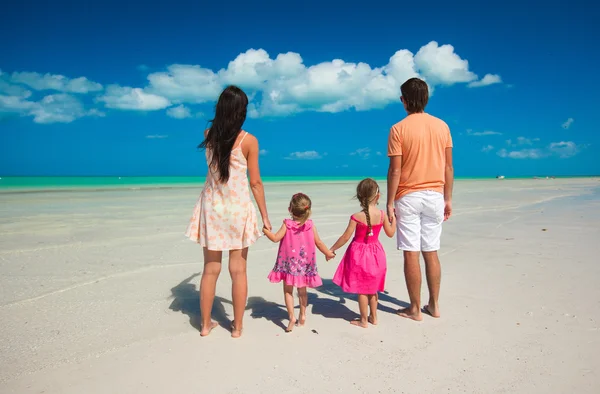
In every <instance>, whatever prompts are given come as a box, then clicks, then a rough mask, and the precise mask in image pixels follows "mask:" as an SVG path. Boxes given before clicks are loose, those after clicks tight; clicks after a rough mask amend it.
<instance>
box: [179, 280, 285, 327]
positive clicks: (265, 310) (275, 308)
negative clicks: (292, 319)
mask: <svg viewBox="0 0 600 394" xmlns="http://www.w3.org/2000/svg"><path fill="white" fill-rule="evenodd" d="M200 274H201V273H200V272H198V273H195V274H193V275H191V276H189V277H188V278H185V279H184V280H183V281H181V283H179V284H178V285H177V286H175V287H173V288H172V289H171V296H172V298H173V301H172V302H171V305H170V306H169V309H171V310H172V311H174V312H181V313H183V314H185V315H187V316H188V317H189V319H190V325H191V326H192V327H194V328H195V329H196V330H198V331H200V329H201V317H200V293H199V292H198V289H197V287H196V284H195V283H193V282H192V280H194V278H197V277H198V276H200ZM225 304H229V305H232V303H231V301H229V300H226V299H225V298H222V297H219V296H215V301H214V303H213V309H212V319H213V320H214V321H216V322H217V323H218V324H219V326H221V327H223V328H224V329H226V330H231V321H232V319H230V317H229V315H228V314H227V312H225ZM246 310H250V311H251V314H250V316H252V318H254V319H266V320H268V321H270V322H272V323H273V324H275V325H276V326H277V327H280V328H281V329H283V330H285V329H286V326H285V325H284V324H283V320H287V318H288V314H287V311H286V310H285V306H283V305H279V304H277V303H275V302H271V301H267V300H265V299H264V298H262V297H249V298H248V303H247V304H246Z"/></svg>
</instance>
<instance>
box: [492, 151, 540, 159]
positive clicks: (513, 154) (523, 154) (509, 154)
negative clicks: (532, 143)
mask: <svg viewBox="0 0 600 394" xmlns="http://www.w3.org/2000/svg"><path fill="white" fill-rule="evenodd" d="M498 156H500V157H503V158H509V159H541V158H542V157H545V156H546V155H545V152H543V151H542V150H541V149H521V150H513V151H508V150H506V149H500V150H499V151H498Z"/></svg>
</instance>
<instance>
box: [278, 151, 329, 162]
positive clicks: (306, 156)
mask: <svg viewBox="0 0 600 394" xmlns="http://www.w3.org/2000/svg"><path fill="white" fill-rule="evenodd" d="M321 157H322V156H321V154H320V153H319V152H316V151H314V150H309V151H305V152H292V153H290V154H289V156H287V157H286V159H288V160H316V159H320V158H321Z"/></svg>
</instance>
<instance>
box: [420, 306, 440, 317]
mask: <svg viewBox="0 0 600 394" xmlns="http://www.w3.org/2000/svg"><path fill="white" fill-rule="evenodd" d="M423 313H425V314H428V315H429V316H431V317H435V318H436V319H438V318H439V317H440V308H438V307H436V308H434V307H432V306H429V305H425V306H424V307H423Z"/></svg>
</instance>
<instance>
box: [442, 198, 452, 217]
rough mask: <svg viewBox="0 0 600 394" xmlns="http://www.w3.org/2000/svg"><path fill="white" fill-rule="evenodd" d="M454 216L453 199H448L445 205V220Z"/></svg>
mask: <svg viewBox="0 0 600 394" xmlns="http://www.w3.org/2000/svg"><path fill="white" fill-rule="evenodd" d="M450 216H452V201H446V205H445V206H444V221H446V220H448V219H450Z"/></svg>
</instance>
